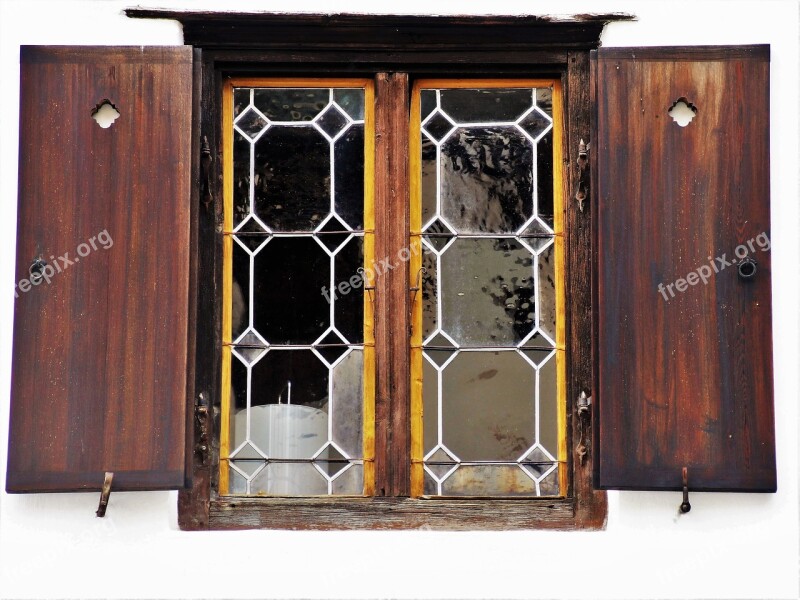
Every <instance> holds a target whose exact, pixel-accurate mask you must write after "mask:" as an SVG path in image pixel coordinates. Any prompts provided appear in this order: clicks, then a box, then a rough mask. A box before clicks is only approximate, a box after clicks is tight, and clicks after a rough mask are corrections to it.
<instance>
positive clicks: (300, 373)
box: [237, 349, 328, 410]
mask: <svg viewBox="0 0 800 600" xmlns="http://www.w3.org/2000/svg"><path fill="white" fill-rule="evenodd" d="M252 377H253V381H252V391H251V393H250V398H251V403H252V405H253V406H258V405H260V404H287V403H291V404H294V405H303V406H311V407H313V408H318V409H321V410H327V406H328V367H327V366H325V365H324V364H323V363H322V361H321V360H320V359H319V358H318V357H317V356H315V355H314V353H313V352H312V351H311V350H279V349H273V350H270V351H269V352H267V354H266V355H265V356H264V357H263V358H262V359H261V360H259V361H258V362H257V363H256V364H255V365H254V366H253V376H252ZM289 384H291V386H290V385H289ZM290 387H291V397H290V396H289V394H290V392H289V388H290ZM237 408H238V406H237Z"/></svg>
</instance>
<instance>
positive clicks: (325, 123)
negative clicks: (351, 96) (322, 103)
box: [316, 104, 349, 138]
mask: <svg viewBox="0 0 800 600" xmlns="http://www.w3.org/2000/svg"><path fill="white" fill-rule="evenodd" d="M348 122H349V121H348V120H347V117H345V116H344V115H343V114H342V111H341V110H339V108H338V107H337V106H336V105H335V104H332V105H331V106H329V107H328V110H326V111H325V112H324V113H322V116H321V117H320V118H319V119H317V121H316V123H317V125H318V126H319V128H320V129H322V131H324V132H325V133H327V134H328V135H329V136H330V137H332V138H334V137H336V134H338V133H339V132H340V131H341V130H342V129H344V128H345V127H347V124H348Z"/></svg>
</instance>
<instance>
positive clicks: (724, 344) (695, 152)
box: [591, 46, 776, 492]
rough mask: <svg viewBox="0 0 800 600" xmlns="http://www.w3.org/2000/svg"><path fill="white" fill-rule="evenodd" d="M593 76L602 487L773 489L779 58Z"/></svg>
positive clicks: (663, 65) (648, 53)
mask: <svg viewBox="0 0 800 600" xmlns="http://www.w3.org/2000/svg"><path fill="white" fill-rule="evenodd" d="M592 75H593V88H594V89H593V93H594V95H595V100H596V115H595V117H596V118H595V128H594V135H593V139H592V146H593V147H592V150H591V153H592V155H593V160H594V164H593V177H594V181H593V184H594V185H593V188H594V197H595V198H596V202H595V205H594V208H593V210H594V211H595V213H594V217H595V223H596V224H597V227H596V230H595V232H596V235H595V261H596V262H595V266H596V271H595V273H596V277H595V301H596V313H595V331H596V346H595V349H596V353H597V361H598V362H597V369H598V370H597V378H596V386H597V391H596V394H595V402H594V405H595V411H594V415H595V426H596V427H597V428H598V429H599V430H598V429H596V434H595V440H594V441H595V450H596V452H597V457H596V460H595V465H596V466H595V469H596V472H595V481H596V484H597V485H598V486H599V487H601V488H621V489H680V488H681V479H682V478H681V471H682V469H683V467H687V469H688V483H689V489H694V490H720V491H761V492H769V491H775V489H776V473H775V443H774V413H773V384H772V330H771V326H772V325H771V296H770V272H771V269H770V253H769V251H765V248H767V247H768V245H767V242H766V240H767V239H768V237H769V235H770V223H769V47H768V46H750V47H701V48H609V49H601V50H599V51H595V52H593V53H592ZM679 100H683V101H684V102H685V103H686V104H688V105H693V107H694V109H695V111H696V114H695V116H694V118H693V119H692V121H691V122H690V123H689V124H688V125H687V126H685V127H681V126H679V125H678V124H677V123H675V122H674V121H673V119H672V118H671V117H670V116H669V115H668V114H667V113H668V111H669V110H670V108H671V107H672V106H673V104H674V103H676V102H677V101H679ZM690 108H691V107H690ZM742 248H744V250H742ZM745 250H746V252H745ZM737 251H738V254H737ZM718 259H719V260H718ZM747 259H752V260H754V261H755V264H754V265H753V264H751V263H749V262H748V261H747ZM753 266H755V274H754V276H752V277H750V278H745V277H743V276H747V275H749V274H750V272H751V270H752V268H753ZM740 268H741V269H742V271H743V272H742V274H741V275H740V273H739V270H740ZM670 284H671V286H672V287H669V286H670ZM659 285H661V286H663V287H661V288H660V287H659Z"/></svg>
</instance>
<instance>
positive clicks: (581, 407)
mask: <svg viewBox="0 0 800 600" xmlns="http://www.w3.org/2000/svg"><path fill="white" fill-rule="evenodd" d="M591 406H592V397H591V396H590V395H589V394H587V393H586V392H585V391H583V390H582V391H581V393H580V394H579V395H578V402H577V404H576V406H575V412H576V413H577V414H578V426H579V427H580V438H579V439H578V447H577V449H576V452H577V453H578V459H579V460H580V462H581V464H583V463H584V462H586V455H587V454H588V453H589V448H588V447H587V445H586V430H587V428H588V426H589V419H590V418H591Z"/></svg>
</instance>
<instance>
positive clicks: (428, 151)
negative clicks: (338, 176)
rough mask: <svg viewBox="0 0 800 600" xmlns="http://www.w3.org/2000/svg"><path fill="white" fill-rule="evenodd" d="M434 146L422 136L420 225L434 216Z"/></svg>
mask: <svg viewBox="0 0 800 600" xmlns="http://www.w3.org/2000/svg"><path fill="white" fill-rule="evenodd" d="M436 168H437V164H436V145H435V144H434V143H433V142H432V141H431V140H430V139H428V138H427V137H426V136H422V181H421V186H422V224H423V225H424V224H425V223H427V222H428V221H429V220H430V219H431V218H433V216H434V215H435V214H436V186H437V185H438V183H437V181H436Z"/></svg>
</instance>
